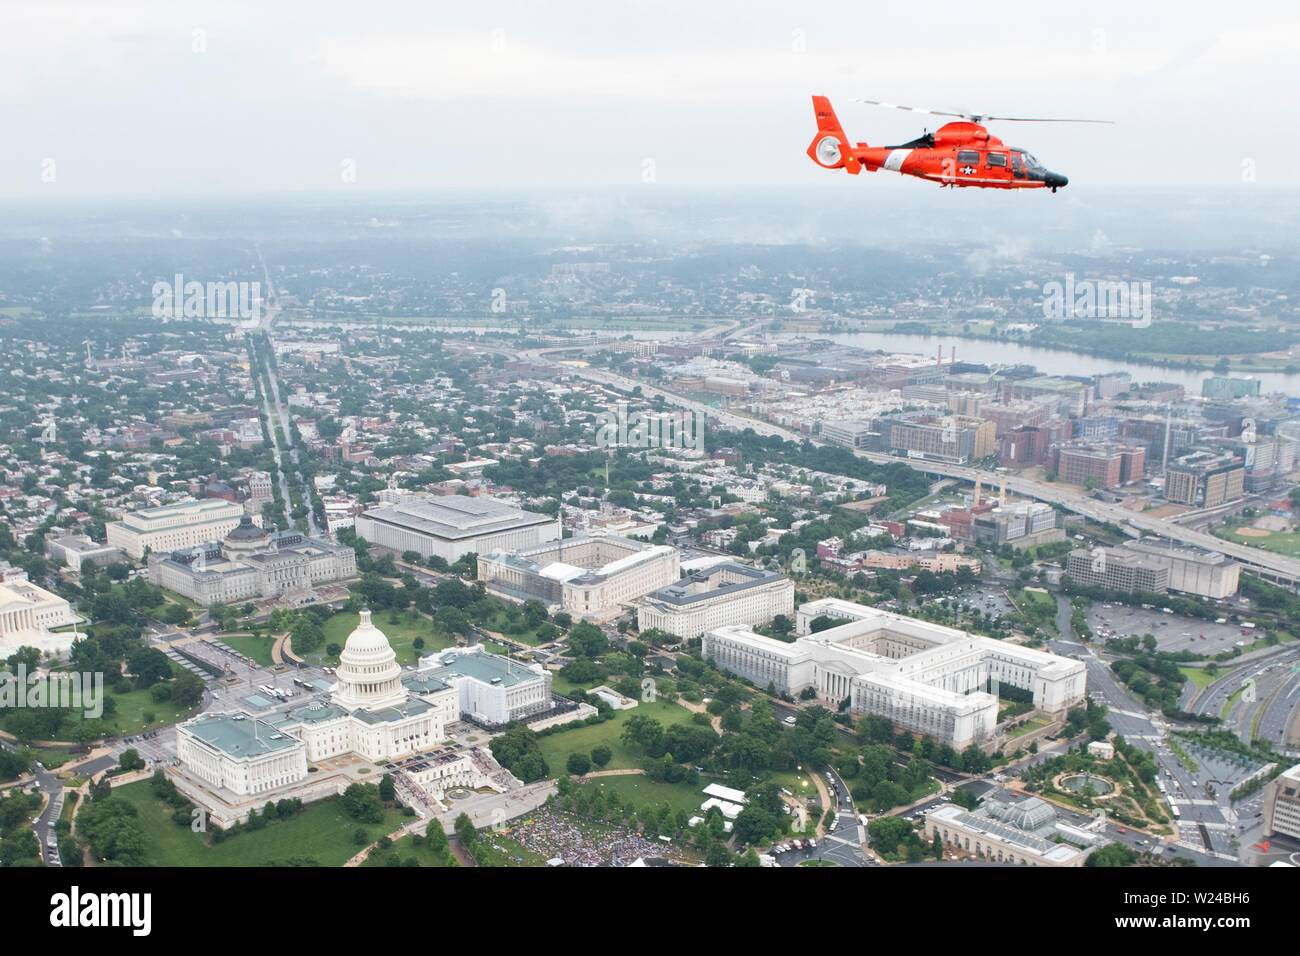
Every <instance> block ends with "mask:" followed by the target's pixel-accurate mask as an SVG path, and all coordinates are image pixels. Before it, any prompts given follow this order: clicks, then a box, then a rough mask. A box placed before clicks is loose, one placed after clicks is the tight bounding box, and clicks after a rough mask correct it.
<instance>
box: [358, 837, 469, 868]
mask: <svg viewBox="0 0 1300 956" xmlns="http://www.w3.org/2000/svg"><path fill="white" fill-rule="evenodd" d="M412 839H413V838H412V837H409V836H404V837H402V838H401V839H400V840H397V841H395V842H394V843H393V845H392V847H390V848H389V849H388V850H387V851H384V850H380V849H378V848H376V849H374V850H372V851H371V853H370V855H369V856H368V857H366V861H365V862H364V863H362V864H361V865H362V866H387V865H388V861H389V860H390V859H392V858H393V857H394V856H396V857H397V859H398V860H399V861H402V862H405V861H406V860H409V859H411V858H412V857H414V858H415V860H416V862H418V863H419V864H420V866H432V867H449V866H456V858H455V857H454V856H452V855H451V853H450V852H448V854H447V856H446V858H441V857H437V856H434V854H433V851H432V850H430V849H429V845H428V844H427V843H426V844H422V845H421V846H416V845H415V844H414V843H412V842H411V840H412ZM449 860H450V862H448V861H449Z"/></svg>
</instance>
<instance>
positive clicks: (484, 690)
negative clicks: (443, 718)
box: [416, 645, 552, 726]
mask: <svg viewBox="0 0 1300 956" xmlns="http://www.w3.org/2000/svg"><path fill="white" fill-rule="evenodd" d="M428 678H432V679H434V680H438V681H442V682H443V683H445V684H447V685H449V686H451V687H454V688H456V691H457V693H458V694H459V706H460V713H461V714H463V715H464V716H466V717H468V718H471V719H473V720H474V721H476V722H477V723H480V724H487V725H498V726H499V725H504V724H508V723H510V722H511V721H512V720H527V719H528V718H529V717H532V716H534V715H536V714H540V713H542V712H544V711H546V710H549V709H550V708H551V706H552V705H551V672H550V671H548V670H546V669H545V668H543V667H541V666H540V665H537V664H521V663H519V662H518V661H512V660H510V659H509V658H508V657H503V656H501V655H500V654H489V653H488V652H487V651H485V650H483V648H482V646H481V645H474V646H473V647H457V648H450V649H448V650H445V651H442V652H440V653H437V654H430V655H429V656H428V657H423V658H421V659H420V669H419V670H418V671H417V672H416V679H421V680H423V679H428Z"/></svg>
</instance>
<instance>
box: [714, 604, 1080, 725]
mask: <svg viewBox="0 0 1300 956" xmlns="http://www.w3.org/2000/svg"><path fill="white" fill-rule="evenodd" d="M819 617H830V618H833V619H836V620H840V621H843V622H844V623H842V624H839V625H837V626H835V627H831V628H828V629H826V630H823V631H820V632H817V633H812V631H811V627H810V625H811V623H812V621H814V620H816V619H817V618H819ZM797 628H798V632H799V633H800V634H801V635H802V636H801V637H800V638H798V639H797V640H796V641H794V642H793V643H785V642H783V641H779V640H775V639H773V638H768V637H763V636H762V635H759V634H756V633H754V632H753V631H752V630H751V629H749V628H747V627H742V626H731V627H721V628H716V629H714V630H712V631H709V632H708V633H707V634H705V636H704V641H703V653H704V656H705V657H706V658H708V659H711V660H713V661H714V662H715V663H716V664H717V666H718V667H720V668H722V669H723V670H726V671H729V672H730V673H733V674H737V675H738V676H741V677H744V678H746V679H748V680H750V681H751V682H753V683H754V684H755V685H756V686H758V687H767V686H769V685H771V686H773V687H775V689H776V690H777V691H779V692H784V693H788V694H792V695H797V694H799V693H800V692H801V691H803V690H804V689H805V688H809V687H811V688H814V689H815V690H816V694H817V697H818V698H819V699H820V700H822V701H824V702H826V703H828V704H830V705H832V706H838V705H839V703H840V702H841V701H844V700H848V701H849V707H850V710H851V712H852V713H854V714H876V715H879V716H883V717H888V718H889V719H890V720H891V721H892V722H893V723H894V725H895V726H896V727H899V728H904V729H907V730H910V731H912V732H913V733H916V734H925V735H929V736H930V737H933V738H934V739H935V740H938V741H940V742H941V743H946V744H948V745H950V746H952V747H954V748H955V749H958V750H961V749H964V748H965V747H967V746H970V745H971V744H976V745H979V746H981V747H984V746H992V745H993V744H994V743H995V740H994V734H995V728H996V725H997V713H998V698H997V696H996V688H997V686H998V685H999V684H1009V685H1011V686H1013V687H1017V688H1020V689H1023V690H1026V691H1029V692H1030V693H1032V695H1033V703H1034V707H1035V708H1036V709H1038V710H1041V711H1043V712H1044V713H1046V714H1048V715H1051V716H1060V715H1062V714H1063V713H1064V712H1065V711H1066V710H1067V709H1068V708H1070V707H1072V706H1074V705H1076V704H1079V703H1081V702H1082V701H1083V700H1084V697H1085V691H1086V669H1085V668H1084V665H1083V664H1082V663H1081V662H1079V661H1074V660H1070V659H1069V658H1065V657H1060V656H1058V655H1055V654H1049V653H1046V652H1044V651H1038V650H1033V649H1032V648H1027V647H1021V646H1019V645H1015V644H1008V643H1006V642H1004V641H997V640H994V639H992V638H986V637H980V636H976V635H972V634H969V633H966V632H964V631H959V630H956V629H954V628H950V627H944V626H942V625H938V624H931V623H929V622H926V621H920V620H916V619H915V618H909V617H904V616H902V615H898V614H891V613H889V612H886V611H880V610H877V609H876V608H871V607H866V606H865V605H861V604H854V603H852V602H849V601H840V600H837V599H834V598H828V599H825V600H821V601H812V602H809V603H807V604H804V605H803V606H801V607H800V608H799V612H798V617H797Z"/></svg>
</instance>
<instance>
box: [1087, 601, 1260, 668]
mask: <svg viewBox="0 0 1300 956" xmlns="http://www.w3.org/2000/svg"><path fill="white" fill-rule="evenodd" d="M1087 617H1088V627H1089V628H1090V629H1091V630H1092V634H1093V639H1094V640H1102V641H1104V640H1107V639H1109V638H1112V637H1129V636H1132V635H1137V636H1139V637H1141V636H1142V635H1144V634H1154V635H1155V638H1156V644H1157V645H1158V646H1159V648H1160V650H1162V651H1193V652H1195V653H1197V654H1205V655H1207V656H1212V655H1214V654H1219V653H1221V652H1223V651H1228V650H1231V649H1232V648H1233V646H1234V645H1236V644H1237V643H1238V642H1240V643H1243V644H1248V643H1250V642H1251V641H1252V640H1254V638H1253V637H1243V636H1242V633H1241V628H1240V627H1238V626H1237V625H1234V624H1227V623H1225V624H1216V623H1214V622H1213V621H1206V620H1202V619H1201V618H1193V617H1183V616H1182V615H1180V614H1165V613H1164V612H1163V611H1161V610H1160V609H1159V608H1151V609H1150V610H1147V609H1146V608H1141V607H1132V606H1130V605H1127V604H1105V603H1103V602H1101V601H1095V602H1093V604H1092V606H1091V607H1090V608H1089V609H1088V615H1087Z"/></svg>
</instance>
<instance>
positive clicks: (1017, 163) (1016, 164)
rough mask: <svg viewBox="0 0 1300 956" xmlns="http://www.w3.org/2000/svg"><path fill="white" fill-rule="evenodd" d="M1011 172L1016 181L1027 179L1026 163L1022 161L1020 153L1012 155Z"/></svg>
mask: <svg viewBox="0 0 1300 956" xmlns="http://www.w3.org/2000/svg"><path fill="white" fill-rule="evenodd" d="M1011 171H1012V172H1013V173H1014V175H1015V177H1016V179H1024V178H1025V167H1024V163H1022V162H1021V160H1020V154H1019V153H1012V154H1011Z"/></svg>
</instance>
